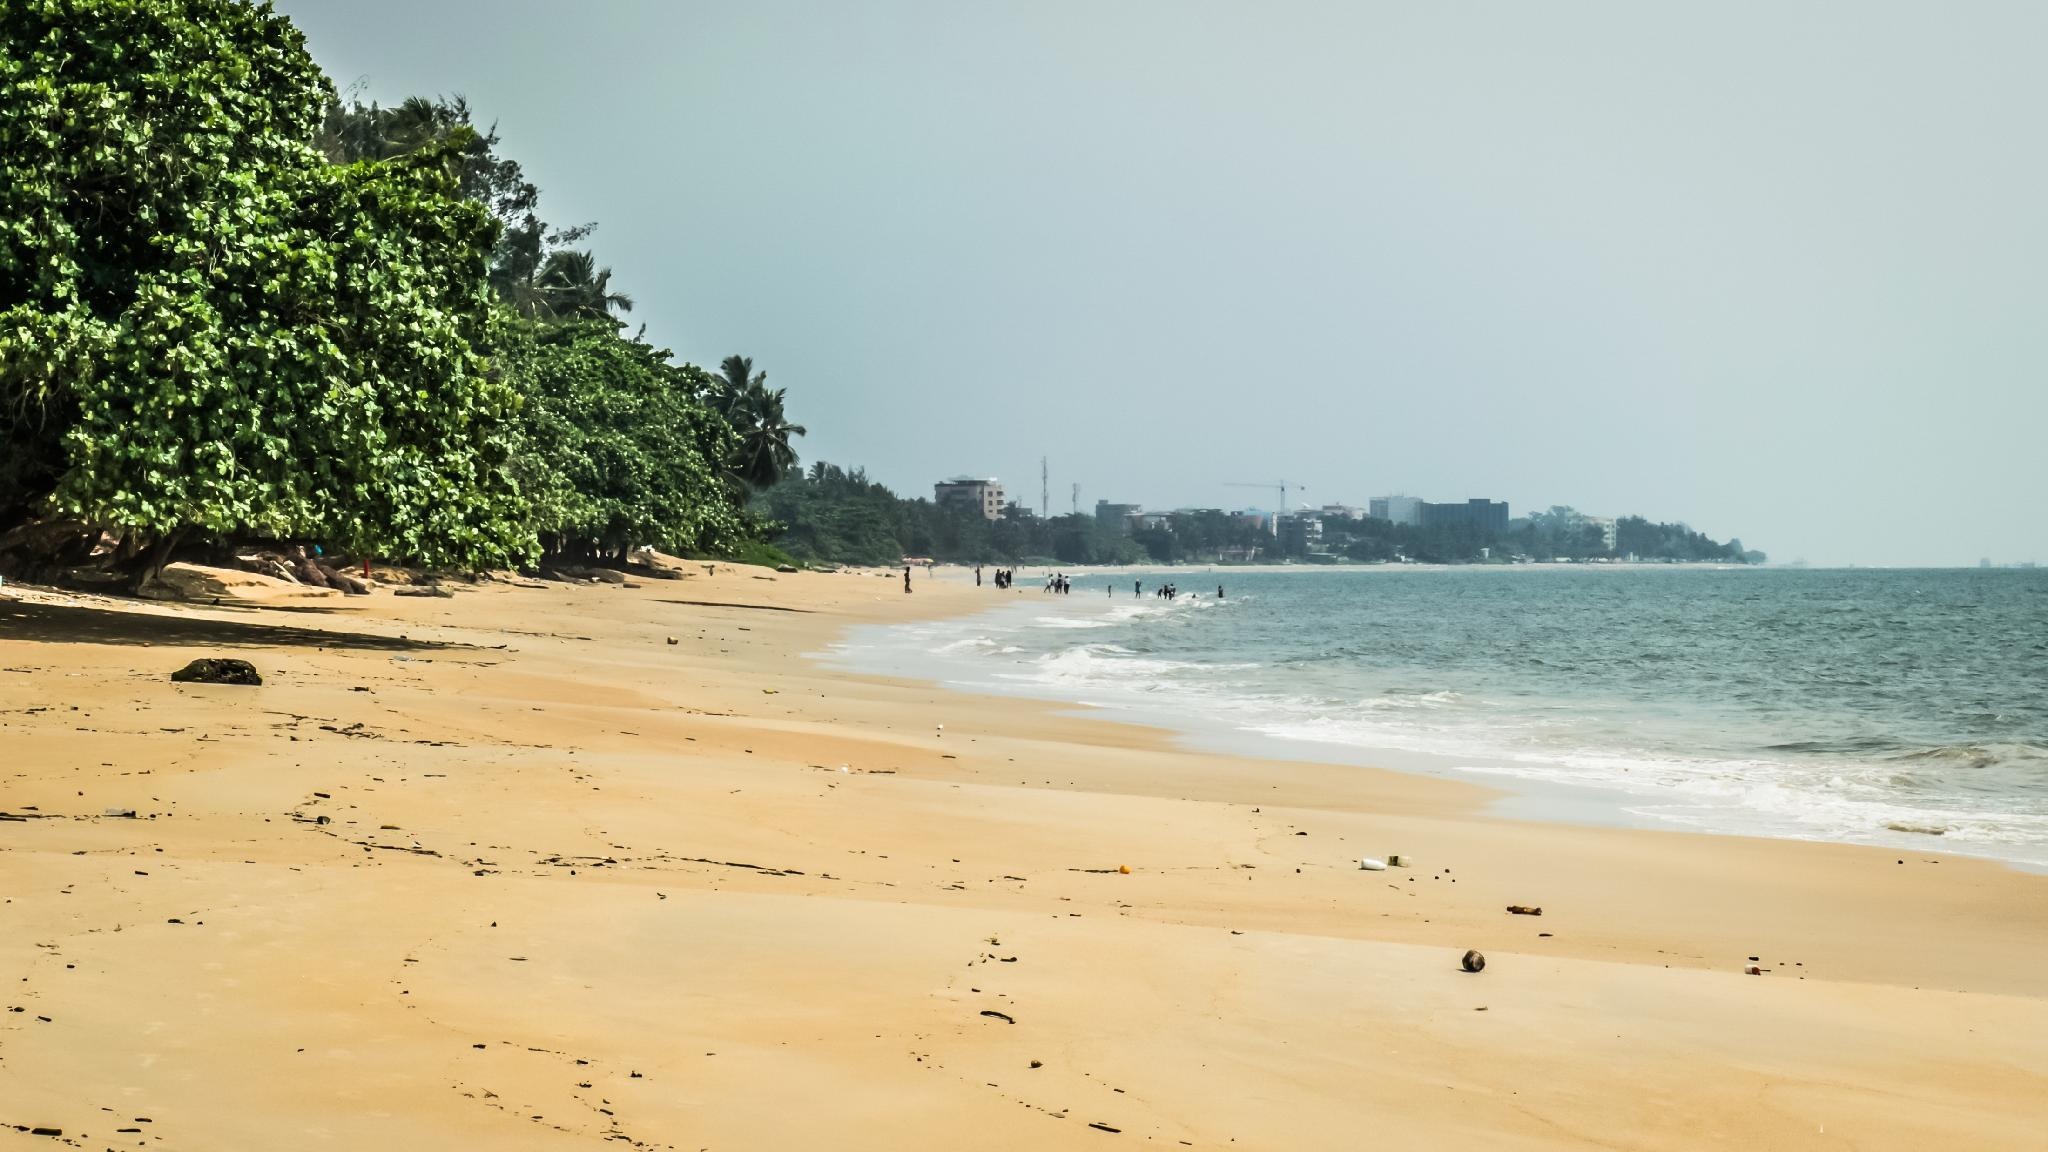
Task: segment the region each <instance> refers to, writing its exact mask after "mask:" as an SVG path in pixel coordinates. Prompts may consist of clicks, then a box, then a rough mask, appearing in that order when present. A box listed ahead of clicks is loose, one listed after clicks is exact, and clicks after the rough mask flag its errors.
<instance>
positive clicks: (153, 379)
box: [0, 0, 532, 566]
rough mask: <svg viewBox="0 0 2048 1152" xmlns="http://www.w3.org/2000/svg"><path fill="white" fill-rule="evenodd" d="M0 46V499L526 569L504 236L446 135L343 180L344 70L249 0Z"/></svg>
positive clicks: (7, 13) (97, 19) (102, 14)
mask: <svg viewBox="0 0 2048 1152" xmlns="http://www.w3.org/2000/svg"><path fill="white" fill-rule="evenodd" d="M0 43H4V44H5V45H6V47H7V50H6V51H5V52H4V53H0V397H4V400H5V404H4V407H0V421H4V422H5V423H4V433H5V441H6V443H7V445H8V448H9V454H10V457H14V456H15V454H16V453H19V456H18V458H16V462H11V463H10V465H9V467H8V468H7V470H6V473H5V475H4V476H0V481H4V482H5V483H6V484H7V486H8V487H7V490H6V491H5V492H4V493H0V506H6V507H12V508H14V509H15V510H16V511H17V512H18V511H20V510H22V509H25V508H31V507H33V508H40V509H43V510H46V511H48V512H52V513H55V514H59V515H63V516H68V517H73V518H76V519H77V520H79V521H81V522H83V523H86V524H90V525H94V526H96V527H104V528H106V529H108V530H111V531H113V532H114V533H116V534H117V535H120V536H122V537H124V539H126V540H128V541H129V542H130V544H131V546H136V545H140V544H145V543H152V544H153V543H162V542H165V541H168V540H173V539H175V538H176V537H177V535H178V534H179V533H181V532H183V531H186V530H188V529H195V528H196V529H199V530H202V531H209V532H221V533H227V532H260V533H266V534H270V535H276V536H304V537H317V538H324V539H328V540H331V541H334V542H336V543H337V544H340V545H343V546H346V547H349V548H353V549H364V550H369V549H376V550H383V551H389V552H393V553H399V554H404V555H407V556H413V557H417V558H419V559H421V560H423V561H426V562H429V563H443V564H453V565H466V566H477V565H485V564H498V563H505V562H508V561H516V560H520V559H524V558H525V557H527V556H528V555H529V554H530V553H531V552H532V538H531V534H530V533H527V532H525V531H524V529H523V526H522V523H521V520H522V515H521V507H520V504H519V501H518V499H517V490H516V488H515V487H514V486H513V484H512V483H511V481H510V476H509V473H508V472H507V470H506V467H505V466H506V464H507V462H508V459H509V456H510V449H511V445H512V436H511V432H512V425H511V423H510V420H511V416H512V414H513V410H514V406H515V404H516V400H515V398H514V396H513V394H512V393H511V392H509V391H508V390H507V389H506V388H505V387H504V386H502V385H501V384H499V383H497V382H494V381H493V380H492V379H491V378H490V377H489V376H488V375H487V373H486V372H485V371H483V363H482V353H481V350H480V347H479V344H480V341H481V340H482V338H483V336H484V323H485V316H486V308H487V305H488V300H489V297H488V293H487V273H488V263H487V253H488V252H489V250H490V247H491V244H492V242H493V240H494V239H495V237H496V234H497V232H496V227H495V225H494V222H493V220H492V217H491V215H490V214H489V212H488V211H486V210H485V209H484V208H482V207H480V206H478V205H475V204H474V203H471V202H468V201H465V200H464V199H462V198H461V197H460V195H459V186H458V180H457V178H456V177H455V176H454V175H453V174H452V173H451V170H450V169H451V165H450V163H449V157H448V156H447V155H446V154H444V152H443V151H442V150H441V148H440V147H433V148H428V149H426V150H423V151H418V152H413V153H410V154H408V155H405V156H402V157H397V158H392V159H377V160H367V159H366V160H362V161H359V162H356V163H352V164H346V165H335V164H332V163H330V162H328V160H327V158H326V157H325V156H324V155H322V153H321V152H320V151H319V150H318V149H317V148H316V147H315V141H316V137H317V135H318V133H319V130H320V128H321V124H322V117H323V110H324V109H325V108H326V107H327V105H328V102H329V99H330V88H329V85H328V83H327V80H326V78H325V77H324V76H323V75H322V74H321V72H320V71H319V69H318V68H317V67H315V66H314V64H313V62H312V60H311V58H310V57H309V56H307V54H306V51H305V46H304V43H303V40H302V38H301V37H300V35H299V33H298V32H297V30H295V29H294V28H293V27H292V26H291V25H290V23H289V22H287V21H285V20H284V19H283V18H281V17H278V16H275V15H272V14H271V13H270V12H269V11H268V10H267V9H262V8H256V7H252V6H250V5H248V4H243V3H238V2H236V0H15V2H13V3H10V4H8V5H6V6H5V7H4V8H0ZM463 142H464V141H463V139H462V138H461V137H459V136H457V137H454V138H451V139H450V140H449V141H448V142H447V143H448V145H452V146H453V147H456V148H459V147H460V146H461V144H462V143H463Z"/></svg>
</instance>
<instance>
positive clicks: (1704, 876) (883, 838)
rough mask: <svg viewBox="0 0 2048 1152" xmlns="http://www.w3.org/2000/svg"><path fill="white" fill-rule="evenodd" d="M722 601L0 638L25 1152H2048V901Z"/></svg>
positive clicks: (778, 607)
mask: <svg viewBox="0 0 2048 1152" xmlns="http://www.w3.org/2000/svg"><path fill="white" fill-rule="evenodd" d="M701 568H702V566H695V567H693V569H692V571H691V575H689V576H688V577H687V578H685V579H682V580H668V581H653V580H650V581H645V582H643V583H640V584H638V585H637V586H619V585H612V584H592V585H587V586H586V585H574V584H563V583H550V584H546V585H541V586H513V585H508V584H503V583H499V584H481V585H476V586H469V585H462V586H458V590H457V593H456V595H455V596H454V597H453V598H449V599H435V598H399V597H396V596H393V595H391V594H390V593H389V592H384V591H380V592H379V593H378V594H375V595H372V596H369V597H363V598H350V599H347V600H342V599H339V598H334V599H320V600H309V601H304V602H300V601H292V602H277V603H271V604H265V605H256V604H240V603H236V602H234V601H232V600H224V601H223V603H222V604H220V605H219V606H211V605H205V606H201V605H186V604H152V603H135V602H123V601H113V600H103V599H97V598H92V597H81V596H72V595H64V594H56V593H47V592H41V591H37V590H33V589H20V588H16V587H13V586H9V587H8V588H6V589H4V590H0V811H4V812H5V813H7V814H8V816H9V818H8V819H6V820H0V896H4V900H5V902H4V904H0V977H4V981H5V985H6V991H5V993H4V995H0V1007H4V1008H5V1009H6V1011H5V1012H4V1013H0V1124H4V1125H5V1126H6V1127H0V1144H4V1145H5V1146H6V1147H9V1148H12V1147H22V1148H36V1147H76V1148H88V1149H101V1148H114V1149H121V1148H167V1149H212V1150H225V1149H284V1148H350V1149H353V1148H371V1147H378V1148H385V1149H414V1148H418V1149H429V1148H432V1149H446V1148H506V1149H513V1148H517V1149H527V1148H531V1149H570V1148H596V1147H600V1146H614V1145H623V1146H627V1147H633V1148H647V1149H679V1150H681V1149H689V1150H694V1149H714V1150H742V1149H817V1148H839V1149H877V1150H880V1149H890V1150H897V1149H923V1148H932V1149H942V1148H943V1149H1050V1148H1071V1147H1092V1146H1101V1147H1104V1148H1115V1147H1120V1146H1126V1145H1132V1146H1135V1145H1145V1146H1159V1147H1169V1148H1173V1147H1190V1148H1201V1149H1225V1148H1228V1149H1275V1150H1281V1149H1354V1148H1360V1147H1377V1148H1418V1149H1435V1148H1494V1149H1538V1148H1542V1149H1551V1148H1558V1149H1562V1148H1584V1147H1604V1148H1628V1149H1687V1148H1700V1147H1720V1146H1727V1147H1742V1148H1754V1149H1790V1148H1800V1149H1805V1148H1815V1149H1831V1148H1841V1149H1849V1148H1855V1149H1891V1148H1896V1149H1926V1148H1957V1149H1961V1148H1969V1149H2008V1148H2009V1149H2023V1148H2033V1149H2038V1148H2041V1147H2043V1146H2044V1141H2048V1137H2044V1133H2048V963H2044V960H2048V877H2042V876H2036V875H2031V874H2026V873H2022V872H2019V871H2015V870H2013V869H2009V868H2006V867H2004V866H2001V865H1997V864H1993V863H1989V862H1984V861H1978V860H1972V859H1968V858H1963V857H1957V856H1947V855H1942V854H1939V853H1937V852H1934V851H1931V850H1930V851H1926V852H1919V853H1914V854H1911V855H1903V856H1902V855H1901V854H1900V853H1898V852H1895V851H1890V850H1885V849H1874V848H1860V847H1846V846H1837V845H1825V844H1813V843H1798V842H1790V841H1765V840H1750V839H1738V838H1732V837H1707V836H1697V835H1689V834H1683V833H1671V832H1648V831H1635V830H1626V829H1610V828H1583V827H1572V826H1565V825H1553V824H1541V823H1531V822H1516V821H1510V820H1505V819H1499V818H1495V817H1492V816H1489V815H1486V814H1485V807H1486V804H1487V801H1488V800H1489V798H1490V796H1491V794H1490V793H1489V792H1487V791H1486V790H1485V789H1483V788H1480V787H1478V786H1476V785H1465V784H1460V783H1456V782H1446V781H1442V780H1436V779H1427V778H1422V777H1416V776H1406V775H1400V774H1395V773H1389V772H1380V771H1374V770H1362V769H1357V768H1348V767H1328V766H1321V765H1315V764H1305V763H1300V762H1296V761H1292V760H1274V761H1257V760H1248V759H1242V758H1234V757H1227V756H1219V755H1209V754H1202V753H1196V752H1191V751H1188V750H1185V749H1184V748H1181V747H1179V746H1177V745H1176V743H1175V742H1174V740H1173V738H1172V737H1171V735H1170V734H1168V733H1164V732H1160V731H1154V730H1149V729H1145V728H1138V727H1132V726H1127V725H1120V724H1114V723H1109V722H1106V721H1104V720H1101V719H1098V718H1094V717H1088V716H1081V715H1075V714H1072V713H1071V712H1069V711H1066V710H1062V709H1059V708H1055V707H1052V706H1049V705H1046V704H1042V703H1037V702H1032V701H1025V700H1016V699H996V698H986V697H975V696H967V695H962V694H955V693H949V692H947V691H944V690H941V689H939V688H935V687H932V686H929V685H924V684H919V683H914V682H906V681H886V680H876V679H866V678H860V677H856V676H853V675H850V674H845V673H841V672H836V671H832V670H828V669H825V668H822V667H821V666H819V665H818V664H817V663H815V662H814V661H812V660H811V659H809V658H808V656H807V654H809V653H814V652H816V651H818V650H819V649H821V648H823V647H824V646H825V645H826V644H828V643H830V642H831V640H832V639H833V637H834V636H836V635H837V634H838V633H839V632H840V630H842V629H844V628H845V627H847V626H849V625H852V624H857V623H874V622H886V621H892V620H908V619H912V618H915V617H917V616H919V615H927V614H932V613H952V612H966V611H973V610H976V609H978V608H980V607H982V606H985V605H988V604H991V603H993V602H994V598H995V596H996V595H997V594H996V593H995V592H994V591H993V590H992V589H976V588H973V587H971V586H968V585H966V584H965V583H963V582H962V581H960V580H959V578H958V577H957V576H956V577H953V578H950V579H947V578H940V579H937V580H927V579H925V578H923V577H920V580H919V584H918V590H917V593H916V594H915V595H912V596H905V595H903V594H902V591H901V585H900V579H901V578H900V575H890V574H886V573H884V574H880V575H876V574H866V575H861V574H852V573H841V574H831V575H827V574H817V573H804V574H797V575H789V574H782V575H777V574H773V573H770V572H767V571H765V570H762V569H754V568H735V567H729V566H724V565H720V566H718V570H717V572H716V573H715V574H707V573H705V572H703V571H702V570H701ZM1017 594H1034V593H1029V592H1026V593H1017ZM671 640H673V643H671ZM202 656H233V657H239V658H243V659H247V660H249V661H251V662H252V663H254V664H255V665H256V666H257V668H258V669H259V670H260V671H261V673H262V674H263V676H264V678H265V683H264V684H263V686H261V687H256V688H248V687H226V686H195V685H184V684H174V683H172V682H171V681H170V680H169V673H170V672H171V671H172V670H174V669H176V668H178V667H179V666H181V665H182V664H184V663H185V662H186V661H188V660H190V659H193V658H196V657H202ZM942 726H943V727H942ZM126 809H133V810H134V813H135V815H134V816H133V817H132V818H131V817H127V816H123V815H108V813H109V812H110V811H112V812H120V811H122V810H126ZM1935 846H1936V842H1935V841H1933V840H1932V839H1930V844H1929V847H1930V849H1932V848H1933V847H1935ZM1390 852H1397V853H1401V854H1403V855H1404V856H1407V857H1410V858H1412V860H1413V866H1412V867H1408V868H1401V869H1390V870H1388V871H1385V872H1366V871H1362V870H1360V869H1359V867H1358V864H1357V860H1358V857H1360V856H1361V855H1375V856H1378V855H1384V854H1386V853H1390ZM1124 868H1128V869H1129V871H1128V873H1125V872H1123V871H1121V869H1124ZM1510 904H1517V905H1528V906H1539V907H1541V908H1542V910H1543V911H1542V915H1541V916H1540V917H1538V916H1522V915H1511V914H1509V913H1508V912H1507V911H1506V907H1507V906H1508V905H1510ZM1467 949H1478V950H1480V951H1482V952H1483V953H1484V954H1485V956H1486V958H1487V964H1486V967H1485V970H1484V971H1483V972H1481V973H1478V974H1468V973H1466V972H1464V971H1461V969H1460V964H1459V958H1460V956H1461V955H1462V954H1463V953H1464V952H1465V951H1466V950H1467ZM1752 965H1754V966H1755V967H1757V968H1758V969H1760V970H1761V972H1760V974H1758V975H1749V974H1746V972H1745V969H1746V968H1748V967H1750V966H1752ZM33 1129H47V1130H56V1131H58V1132H59V1133H61V1134H58V1135H33V1134H31V1130H33Z"/></svg>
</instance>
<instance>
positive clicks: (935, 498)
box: [932, 476, 1003, 520]
mask: <svg viewBox="0 0 2048 1152" xmlns="http://www.w3.org/2000/svg"><path fill="white" fill-rule="evenodd" d="M932 503H934V504H950V505H954V506H957V507H962V508H971V509H973V510H974V511H976V512H978V513H980V514H981V518H982V519H984V520H1000V519H1002V517H1003V485H1002V483H1001V482H1000V481H998V480H997V479H996V478H995V477H993V476H989V477H986V478H982V479H977V478H975V477H972V476H955V477H953V478H952V479H951V480H941V481H939V482H938V483H937V484H934V485H932Z"/></svg>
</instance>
